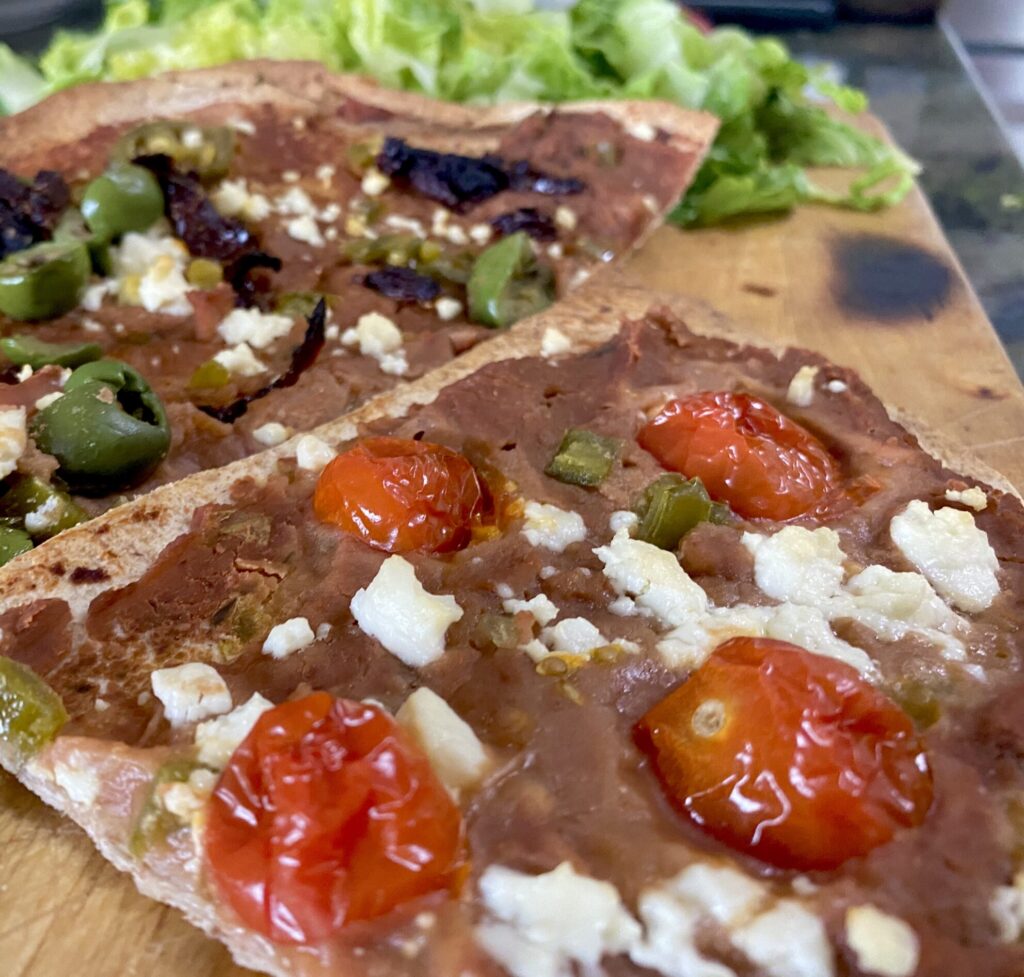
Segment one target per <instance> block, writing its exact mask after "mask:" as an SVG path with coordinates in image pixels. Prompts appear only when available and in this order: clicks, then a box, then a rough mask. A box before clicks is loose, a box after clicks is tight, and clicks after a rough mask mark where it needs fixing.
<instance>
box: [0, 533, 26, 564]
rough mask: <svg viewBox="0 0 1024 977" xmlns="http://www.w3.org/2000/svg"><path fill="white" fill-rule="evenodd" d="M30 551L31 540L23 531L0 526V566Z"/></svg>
mask: <svg viewBox="0 0 1024 977" xmlns="http://www.w3.org/2000/svg"><path fill="white" fill-rule="evenodd" d="M30 549H32V539H31V538H30V537H29V534H28V533H26V532H25V531H24V530H23V529H18V528H16V527H14V526H0V566H3V565H4V564H5V563H10V561H11V560H13V559H14V558H15V557H16V556H19V555H20V554H22V553H27V552H28V551H29V550H30Z"/></svg>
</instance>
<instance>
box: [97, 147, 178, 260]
mask: <svg viewBox="0 0 1024 977" xmlns="http://www.w3.org/2000/svg"><path fill="white" fill-rule="evenodd" d="M163 212H164V194H163V191H162V190H161V189H160V184H159V183H157V182H156V177H154V176H153V174H152V173H150V172H149V170H147V169H145V168H144V167H141V166H135V165H134V164H132V163H123V162H121V161H119V160H115V161H114V162H113V163H111V164H110V165H109V166H108V167H107V169H106V172H105V173H103V174H102V175H101V176H98V177H96V179H95V180H93V181H92V183H90V184H89V185H88V186H87V187H86V188H85V195H84V196H83V197H82V217H83V218H84V219H85V223H86V224H88V226H89V230H90V231H92V232H93V234H95V235H96V236H97V237H98V238H100V239H101V240H103V241H113V240H115V239H116V238H119V237H120V236H121V235H122V234H125V233H127V232H128V231H145V230H146V229H147V228H149V227H152V226H153V224H155V223H156V221H157V220H158V219H159V218H160V217H161V216H163Z"/></svg>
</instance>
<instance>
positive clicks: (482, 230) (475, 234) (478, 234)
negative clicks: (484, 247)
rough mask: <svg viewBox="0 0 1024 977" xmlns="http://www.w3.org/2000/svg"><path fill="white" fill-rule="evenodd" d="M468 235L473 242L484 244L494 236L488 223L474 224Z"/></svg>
mask: <svg viewBox="0 0 1024 977" xmlns="http://www.w3.org/2000/svg"><path fill="white" fill-rule="evenodd" d="M469 236H470V239H471V240H472V241H473V243H474V244H486V243H487V242H488V241H490V239H491V238H492V237H493V236H494V229H493V228H492V227H491V225H490V224H474V225H473V226H472V227H471V228H470V229H469Z"/></svg>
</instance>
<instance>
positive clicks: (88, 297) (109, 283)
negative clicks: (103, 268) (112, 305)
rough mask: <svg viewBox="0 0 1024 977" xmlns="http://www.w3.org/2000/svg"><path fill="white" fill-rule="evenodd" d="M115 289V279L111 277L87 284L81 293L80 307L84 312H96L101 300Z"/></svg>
mask: <svg viewBox="0 0 1024 977" xmlns="http://www.w3.org/2000/svg"><path fill="white" fill-rule="evenodd" d="M116 291H117V281H116V280H115V279H113V278H108V279H106V280H105V281H102V282H96V283H95V284H93V285H89V286H88V287H87V288H86V290H85V291H84V292H83V293H82V308H83V309H85V311H86V312H96V311H97V310H98V309H99V308H100V306H101V305H103V300H104V299H105V298H106V297H107V296H108V295H111V294H113V293H114V292H116ZM83 325H84V323H83Z"/></svg>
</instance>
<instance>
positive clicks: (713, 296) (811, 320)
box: [0, 192, 1024, 977]
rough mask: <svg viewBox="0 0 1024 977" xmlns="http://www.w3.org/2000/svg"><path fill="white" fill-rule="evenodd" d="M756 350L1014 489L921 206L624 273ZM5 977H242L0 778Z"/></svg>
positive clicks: (995, 409) (979, 368)
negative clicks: (855, 389)
mask: <svg viewBox="0 0 1024 977" xmlns="http://www.w3.org/2000/svg"><path fill="white" fill-rule="evenodd" d="M629 272H630V274H631V275H632V276H634V277H635V278H636V279H638V280H639V281H641V282H644V283H646V284H649V285H652V286H655V287H658V288H663V289H668V290H672V291H677V292H681V293H684V294H688V295H693V296H696V297H698V298H701V299H704V300H706V301H707V302H709V303H710V304H712V305H714V306H716V307H717V308H718V309H720V310H721V311H722V312H725V313H727V314H728V315H729V316H730V317H732V318H733V319H735V320H737V321H738V322H740V323H742V324H744V325H745V326H747V327H748V328H749V329H750V330H751V331H752V332H754V333H755V334H760V335H763V336H764V338H765V339H766V340H771V341H774V342H782V343H791V344H798V345H801V346H807V347H811V348H813V349H816V350H819V351H821V352H822V353H825V354H826V355H828V356H829V357H831V358H832V359H834V360H836V361H837V362H839V363H842V364H845V365H849V366H854V367H856V368H858V369H859V370H860V371H861V373H862V374H863V376H864V378H865V379H866V380H867V381H868V382H869V383H870V384H872V385H873V386H874V388H875V390H876V391H877V392H878V393H879V395H880V396H881V397H882V398H883V400H885V401H887V402H888V403H891V404H894V405H897V406H899V407H902V408H904V409H906V410H908V411H910V412H912V413H913V414H915V415H916V416H917V417H918V418H920V419H921V420H923V421H925V422H927V423H928V424H929V425H931V426H932V427H933V428H934V429H936V430H937V431H939V432H942V433H943V434H944V435H945V436H946V437H947V438H948V439H949V440H950V441H952V442H956V443H958V444H960V445H963V446H966V447H970V448H973V449H974V450H975V451H976V452H977V454H978V456H979V457H980V458H981V459H982V460H983V461H985V462H986V463H988V464H989V465H991V466H992V467H993V468H996V469H997V470H1000V471H1002V472H1003V473H1004V474H1005V475H1006V476H1007V477H1008V478H1010V479H1011V480H1012V481H1014V482H1015V483H1016V484H1017V485H1020V486H1024V452H1022V451H1021V447H1022V441H1024V389H1022V387H1021V385H1020V383H1019V381H1018V380H1017V377H1016V375H1015V373H1014V371H1013V368H1012V367H1011V365H1010V362H1009V360H1008V358H1007V357H1006V354H1005V352H1004V351H1003V349H1002V347H1001V346H1000V345H999V341H998V339H997V338H996V336H995V333H994V332H993V330H992V327H991V325H990V324H989V322H988V320H987V319H986V317H985V314H984V312H983V311H982V309H981V306H980V305H979V304H978V300H977V298H976V297H975V296H974V294H973V292H972V291H971V289H970V287H969V285H968V284H967V282H966V280H965V279H964V277H963V274H962V272H961V270H960V267H959V265H958V263H957V261H956V259H955V258H954V256H953V254H952V252H951V251H950V248H949V245H948V244H947V243H946V241H945V239H944V238H943V236H942V233H941V231H940V229H939V227H938V225H937V224H936V222H935V219H934V217H933V216H932V214H931V211H930V210H929V208H928V205H927V203H926V202H925V200H924V198H923V197H922V196H921V194H920V193H916V192H915V193H914V194H913V195H912V196H911V197H910V198H909V199H908V200H906V201H905V202H904V203H903V204H902V205H900V206H899V207H897V208H894V209H892V210H890V211H887V212H885V213H883V214H875V215H860V214H849V213H842V212H835V211H832V210H827V209H824V208H822V209H814V208H806V209H804V210H802V211H801V212H800V213H798V214H795V215H793V216H791V217H789V218H787V219H785V220H773V221H765V222H761V223H757V224H755V225H750V224H746V225H744V226H743V227H742V228H735V229H730V230H705V231H700V232H695V233H688V234H683V233H681V232H679V231H676V230H674V229H671V228H665V229H663V230H661V231H660V232H659V233H658V234H657V235H656V236H655V237H654V238H653V240H652V241H651V242H650V243H649V244H648V245H647V247H646V248H645V249H644V250H643V251H642V252H641V253H640V254H639V255H638V256H637V257H636V258H635V259H634V261H633V262H632V263H631V265H630V268H629ZM0 777H2V779H0V975H3V977H55V975H57V974H66V973H73V974H75V977H108V975H109V977H115V975H116V977H214V975H217V977H243V975H244V974H245V973H246V972H245V971H242V970H240V969H239V968H237V967H235V966H234V965H233V964H232V963H231V961H230V959H229V957H228V954H227V952H226V951H225V950H224V949H223V948H222V947H220V945H219V944H216V943H213V942H212V941H210V940H207V939H205V938H204V937H203V936H201V935H200V933H199V932H198V931H197V930H194V929H192V928H191V927H190V926H189V925H188V924H187V923H185V922H184V921H183V919H182V918H181V917H180V916H179V915H178V914H177V913H176V912H174V911H172V910H170V909H166V908H164V907H162V906H160V905H157V904H156V903H153V902H149V901H148V900H146V899H145V898H143V897H142V896H140V895H138V894H137V893H136V891H135V889H134V887H133V885H132V883H131V882H130V881H129V880H128V878H127V877H126V876H123V875H120V874H119V873H118V872H116V871H115V870H114V869H113V868H111V867H110V866H109V865H107V864H106V863H105V862H104V861H103V860H102V859H101V858H100V857H99V856H98V855H97V854H96V853H95V851H94V850H93V848H92V845H91V844H90V843H89V842H88V840H87V839H86V838H85V836H84V835H83V834H82V832H81V831H79V830H78V829H77V828H75V827H74V826H73V825H71V824H70V823H67V822H64V821H62V820H61V819H60V818H59V817H57V815H55V814H54V813H53V812H52V811H50V810H49V809H48V808H46V807H44V806H43V804H42V803H41V802H39V801H37V800H35V798H34V797H32V796H30V795H29V794H28V793H27V792H26V791H24V790H23V789H22V788H20V787H19V786H18V785H17V784H16V783H14V782H13V781H12V780H11V779H10V778H9V777H6V776H3V775H0Z"/></svg>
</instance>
